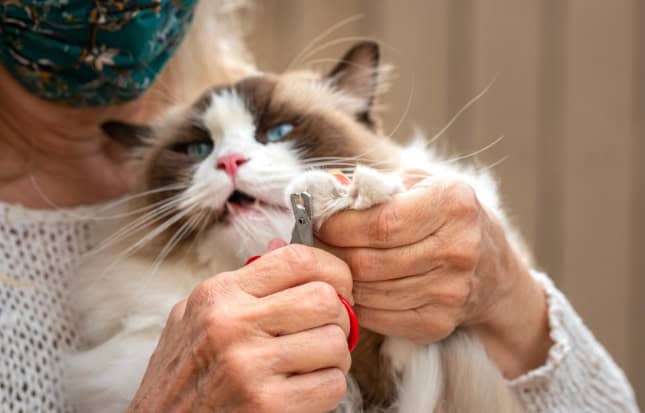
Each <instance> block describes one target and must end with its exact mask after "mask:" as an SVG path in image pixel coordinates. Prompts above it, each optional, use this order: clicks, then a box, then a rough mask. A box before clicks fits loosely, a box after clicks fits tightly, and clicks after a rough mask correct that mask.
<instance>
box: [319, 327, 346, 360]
mask: <svg viewBox="0 0 645 413" xmlns="http://www.w3.org/2000/svg"><path fill="white" fill-rule="evenodd" d="M325 330H326V331H325V333H324V335H325V340H326V342H327V343H328V344H329V346H330V349H331V351H332V352H333V353H335V354H339V355H342V356H343V357H344V356H345V352H346V351H347V337H346V336H345V332H344V331H343V329H342V328H340V327H339V326H337V325H330V326H327V327H326V328H325Z"/></svg>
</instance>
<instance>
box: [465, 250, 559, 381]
mask: <svg viewBox="0 0 645 413" xmlns="http://www.w3.org/2000/svg"><path fill="white" fill-rule="evenodd" d="M511 261H512V262H511V263H510V264H509V266H508V268H506V271H509V272H512V273H513V274H514V277H513V278H514V279H515V281H514V283H513V286H512V288H511V289H510V293H509V294H507V298H506V299H504V300H501V299H500V300H499V302H498V303H497V305H496V306H495V308H494V310H492V311H491V314H490V315H489V318H488V319H487V320H485V321H484V322H482V323H480V324H477V325H475V326H474V327H473V328H472V330H473V331H474V332H475V334H477V336H478V337H479V338H480V340H481V341H482V344H483V345H484V348H485V349H486V352H487V353H488V355H489V357H490V358H491V360H492V361H493V362H494V363H495V364H496V365H497V367H498V368H499V369H500V371H501V372H502V375H503V376H504V377H505V378H507V379H514V378H516V377H518V376H521V375H523V374H526V373H528V372H529V371H531V370H533V369H535V368H538V367H539V366H541V365H543V364H544V363H545V361H546V359H547V356H548V353H549V349H550V348H551V346H552V344H553V341H552V340H551V337H550V335H549V319H548V304H547V297H546V295H545V292H544V290H543V288H542V287H541V286H540V285H539V283H538V282H537V281H536V280H535V279H534V278H533V277H532V276H531V274H530V271H529V270H528V268H527V267H526V266H525V265H524V263H523V262H522V261H521V260H519V259H513V260H511Z"/></svg>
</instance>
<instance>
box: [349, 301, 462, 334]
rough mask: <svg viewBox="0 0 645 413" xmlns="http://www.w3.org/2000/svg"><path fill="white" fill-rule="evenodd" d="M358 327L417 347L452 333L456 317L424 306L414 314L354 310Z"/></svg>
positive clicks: (377, 310) (360, 308)
mask: <svg viewBox="0 0 645 413" xmlns="http://www.w3.org/2000/svg"><path fill="white" fill-rule="evenodd" d="M354 310H355V311H356V314H357V315H358V319H359V320H360V322H361V326H362V327H365V328H367V329H369V330H372V331H374V332H376V333H379V334H382V335H386V336H394V337H405V338H408V339H410V340H414V341H416V342H420V343H434V342H436V341H439V340H442V339H444V338H446V337H447V336H448V335H450V333H452V332H453V331H454V329H455V326H456V324H457V323H456V322H455V320H457V318H458V317H457V316H456V315H455V314H452V313H451V312H450V311H446V310H445V309H443V308H441V307H435V306H432V305H427V306H424V307H421V308H416V309H413V310H402V311H393V310H379V309H374V308H367V307H362V306H360V305H357V306H356V307H354Z"/></svg>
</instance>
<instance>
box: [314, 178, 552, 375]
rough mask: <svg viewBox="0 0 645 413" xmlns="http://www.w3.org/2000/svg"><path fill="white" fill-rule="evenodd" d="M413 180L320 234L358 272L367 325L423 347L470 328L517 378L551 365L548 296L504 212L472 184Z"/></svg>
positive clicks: (359, 302) (359, 305) (361, 314)
mask: <svg viewBox="0 0 645 413" xmlns="http://www.w3.org/2000/svg"><path fill="white" fill-rule="evenodd" d="M404 182H405V184H406V186H407V191H406V192H404V193H402V194H399V195H397V196H395V197H394V199H393V200H392V201H390V202H388V203H385V204H382V205H379V206H376V207H374V208H371V209H369V210H366V211H344V212H341V213H339V214H337V215H335V216H333V217H331V218H330V219H329V220H328V221H327V222H326V223H325V224H323V226H322V228H321V229H320V231H319V233H318V234H317V237H318V239H319V240H320V241H319V246H320V247H322V248H325V249H327V250H328V251H330V252H332V253H333V254H335V255H336V256H338V257H340V258H342V259H343V260H344V261H345V262H347V263H348V264H349V266H350V268H351V269H352V275H353V277H354V298H355V300H356V306H355V310H356V313H357V315H358V318H359V320H360V322H361V325H362V326H364V327H367V328H369V329H371V330H374V331H376V332H378V333H381V334H384V335H389V336H399V337H406V338H409V339H411V340H413V341H415V342H417V343H432V342H436V341H439V340H441V339H443V338H445V337H447V336H448V335H449V334H450V333H452V332H453V331H454V330H455V329H456V328H458V327H460V328H463V329H466V330H470V331H472V332H474V333H475V334H477V335H478V336H479V337H480V339H481V340H482V343H483V345H484V347H485V349H486V351H487V353H488V355H489V356H490V357H491V359H492V360H493V361H494V362H495V363H496V364H497V366H498V367H499V369H500V370H501V372H502V374H503V375H504V376H505V377H506V378H508V379H513V378H516V377H518V376H519V375H521V374H523V373H526V372H528V371H529V370H532V369H534V368H536V367H539V366H540V365H543V364H544V362H545V360H546V357H547V355H548V351H549V348H550V347H551V345H552V342H551V339H550V337H549V325H548V315H547V302H546V297H545V294H544V291H543V290H542V288H541V287H540V286H539V285H538V284H537V282H536V281H535V280H534V279H533V277H532V276H531V275H530V273H529V269H528V267H527V264H526V263H525V262H524V261H523V260H522V259H521V258H520V256H519V255H518V254H517V252H516V251H514V250H513V248H512V247H511V245H510V243H509V241H508V239H507V237H506V235H505V233H504V230H503V228H502V225H501V224H500V222H499V221H498V220H497V219H496V217H495V216H494V214H493V213H491V212H490V211H487V210H486V209H485V208H483V207H482V205H481V204H480V203H479V202H478V200H477V197H476V196H475V192H474V191H473V189H472V188H471V187H469V186H468V185H467V184H465V183H463V182H460V181H455V180H452V179H445V178H439V177H432V176H431V175H430V174H429V173H428V172H426V171H420V170H414V171H408V172H407V173H406V174H405V175H404Z"/></svg>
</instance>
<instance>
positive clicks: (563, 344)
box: [0, 203, 638, 413]
mask: <svg viewBox="0 0 645 413" xmlns="http://www.w3.org/2000/svg"><path fill="white" fill-rule="evenodd" d="M91 216H92V210H91V209H83V208H81V209H74V210H67V211H51V212H44V211H33V210H27V209H24V208H21V207H18V206H11V205H7V204H2V203H0V413H4V412H25V413H27V412H30V413H31V412H71V411H73V409H72V407H71V406H70V405H69V404H68V402H67V401H66V397H65V392H64V389H63V387H62V382H61V377H62V367H61V355H62V354H63V352H65V351H66V350H69V349H73V348H74V347H75V345H76V336H75V334H74V328H73V322H72V317H71V314H70V311H69V300H70V299H72V297H70V296H69V290H68V286H69V282H70V280H71V279H72V277H74V276H75V274H76V269H77V265H78V262H79V258H80V256H81V254H83V253H84V252H85V251H87V250H88V249H89V248H90V247H91V244H92V241H91V239H92V225H91V220H89V219H87V218H84V217H91ZM534 275H535V276H536V278H537V279H538V280H539V282H540V283H541V284H542V285H543V286H544V289H545V291H546V292H547V295H548V297H549V320H550V325H551V338H552V339H553V342H554V343H555V344H554V345H553V347H552V348H551V350H550V353H549V358H548V360H547V362H546V364H545V365H544V366H542V367H540V368H538V369H536V370H533V371H531V372H529V373H527V374H526V375H524V376H522V377H519V378H517V379H515V380H513V381H512V382H510V383H509V386H511V387H512V389H513V390H514V391H515V393H516V395H517V397H518V399H519V400H521V402H522V403H523V405H524V406H525V409H526V411H527V412H553V413H565V412H566V413H574V412H598V413H600V412H602V413H612V412H616V413H618V412H620V413H632V412H638V407H637V406H636V402H635V400H634V395H633V392H632V389H631V387H630V385H629V383H628V382H627V380H626V379H625V376H624V374H623V372H622V370H621V369H620V368H619V367H618V366H616V364H615V363H614V361H613V360H612V359H611V357H610V356H609V354H607V352H606V351H605V350H604V348H603V347H602V346H601V345H600V344H599V343H598V342H597V341H596V339H595V338H594V337H593V335H592V334H591V332H590V331H589V330H588V329H587V328H586V327H585V325H584V324H583V322H582V320H581V319H580V318H579V317H578V315H577V314H576V313H575V311H574V310H573V309H572V307H571V305H570V304H569V303H568V301H567V300H566V298H565V297H564V296H563V295H562V293H560V292H559V291H558V290H557V289H556V288H555V287H554V286H553V284H552V283H551V281H550V280H549V279H548V277H547V276H546V275H543V274H540V273H535V274H534Z"/></svg>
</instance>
